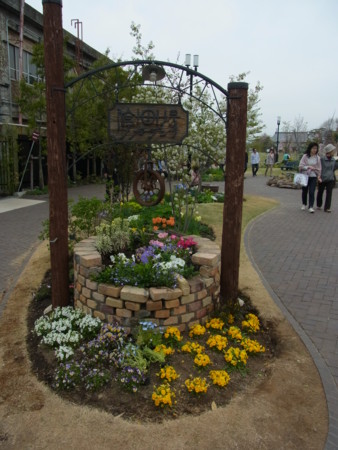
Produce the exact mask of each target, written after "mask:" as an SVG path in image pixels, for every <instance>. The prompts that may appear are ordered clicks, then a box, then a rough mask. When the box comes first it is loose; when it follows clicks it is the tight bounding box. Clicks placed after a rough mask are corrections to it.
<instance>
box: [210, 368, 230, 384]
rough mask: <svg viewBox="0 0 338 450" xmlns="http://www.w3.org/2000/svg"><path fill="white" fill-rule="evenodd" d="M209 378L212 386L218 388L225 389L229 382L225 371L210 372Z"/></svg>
mask: <svg viewBox="0 0 338 450" xmlns="http://www.w3.org/2000/svg"><path fill="white" fill-rule="evenodd" d="M209 376H210V378H211V380H212V382H213V384H215V385H217V386H220V387H225V386H226V385H227V384H228V383H229V381H230V376H229V374H228V372H226V371H225V370H211V371H210V372H209Z"/></svg>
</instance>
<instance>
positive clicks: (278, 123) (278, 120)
mask: <svg viewBox="0 0 338 450" xmlns="http://www.w3.org/2000/svg"><path fill="white" fill-rule="evenodd" d="M279 125H280V116H278V117H277V142H276V162H278V145H279Z"/></svg>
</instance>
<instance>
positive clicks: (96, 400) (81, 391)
mask: <svg viewBox="0 0 338 450" xmlns="http://www.w3.org/2000/svg"><path fill="white" fill-rule="evenodd" d="M50 285H51V279H50V272H49V271H48V272H47V273H46V274H45V277H44V280H43V282H42V284H41V287H40V289H39V291H38V292H37V295H36V296H35V297H34V299H33V300H32V301H31V304H30V306H29V309H28V319H27V324H28V330H30V331H31V332H30V333H29V334H28V335H27V348H28V353H29V356H30V359H31V364H32V370H33V372H34V373H35V374H36V376H37V378H38V379H39V380H40V381H42V382H43V383H46V384H47V385H48V386H49V387H50V388H51V389H53V381H54V375H55V370H56V369H57V367H58V363H57V360H56V358H55V356H54V351H53V350H52V349H50V348H48V347H46V346H44V345H40V340H41V338H39V337H37V335H36V334H35V333H34V332H33V328H34V322H35V320H36V319H38V318H39V317H41V316H42V315H43V313H44V310H45V309H46V308H47V307H48V306H49V305H50V304H51V298H50V289H48V287H49V286H50ZM242 298H243V296H242ZM248 313H252V314H256V315H258V312H257V310H255V308H254V307H253V306H252V304H251V302H250V300H249V299H245V304H244V306H243V307H242V308H241V310H240V312H239V313H238V315H237V320H236V321H235V323H234V325H237V326H239V327H240V326H241V321H242V320H244V318H245V315H246V314H248ZM208 337H209V334H208V333H206V334H205V335H204V336H201V337H199V338H197V339H196V338H194V339H192V338H190V337H189V336H188V333H184V334H182V338H183V340H182V342H183V343H185V342H187V341H192V340H193V341H195V342H198V343H199V344H200V345H203V346H204V348H205V349H206V352H207V353H208V354H209V356H210V359H211V361H212V366H210V368H205V369H198V368H196V366H195V365H194V362H193V356H192V355H189V354H187V353H182V352H180V351H179V350H178V349H176V350H175V353H174V354H173V355H170V356H169V357H167V358H166V362H165V364H163V366H165V365H171V366H173V367H174V368H175V370H176V372H177V373H178V374H179V378H178V379H177V380H175V381H174V382H172V383H171V386H172V388H173V389H174V390H175V392H176V398H175V401H176V403H175V404H174V405H173V407H172V408H168V407H167V408H163V409H161V408H159V407H156V406H155V405H154V402H153V401H152V400H151V396H152V393H153V387H154V386H158V385H160V384H161V381H160V380H161V379H160V378H159V377H158V375H157V374H158V373H159V371H160V368H161V366H160V365H159V364H152V365H151V366H150V368H149V371H148V373H147V380H146V383H145V385H143V386H141V387H140V388H139V389H138V391H137V392H136V393H132V392H129V391H126V390H125V389H122V387H121V386H120V385H119V384H118V382H117V381H115V380H114V378H115V375H116V372H117V370H116V368H114V367H112V366H110V371H111V374H112V380H111V381H110V382H109V383H108V384H106V385H105V386H104V387H103V388H100V389H98V390H97V391H88V390H86V389H85V388H84V387H82V388H80V387H79V388H77V389H74V390H71V391H58V394H59V395H60V396H61V397H62V398H64V399H65V400H68V401H71V402H72V403H76V404H79V405H87V406H91V407H95V408H98V409H101V410H104V411H106V412H108V413H111V414H113V415H119V416H123V417H124V418H128V419H130V420H135V421H138V422H139V421H140V417H142V421H146V422H149V421H151V422H162V421H163V420H164V419H166V420H168V419H178V418H179V417H181V416H182V415H189V414H192V415H199V414H201V413H202V412H204V411H208V410H209V409H210V407H211V405H217V407H221V406H225V405H226V404H228V403H229V402H230V400H231V398H232V397H233V396H234V395H236V394H238V393H239V392H241V391H243V390H245V389H247V388H248V386H249V385H250V384H251V383H252V382H253V380H254V379H255V378H256V377H260V378H261V379H264V378H266V377H268V376H269V370H268V369H267V366H268V363H269V362H271V361H272V360H273V359H274V357H275V354H276V351H277V349H278V344H277V339H276V336H275V332H274V329H273V325H270V326H267V325H265V326H263V327H261V328H260V330H259V332H257V333H255V334H252V335H250V338H251V339H255V340H257V341H258V342H259V343H260V344H261V345H262V346H264V347H265V349H266V351H265V352H264V353H260V354H259V355H255V356H251V357H249V359H248V363H247V365H246V367H245V371H238V370H233V371H231V373H230V382H229V384H228V385H227V386H226V387H224V388H219V387H217V386H213V385H212V383H210V380H208V373H209V370H211V369H212V370H229V369H227V368H226V363H225V360H224V356H223V354H222V353H221V352H216V351H212V350H210V349H209V351H208V346H207V345H206V341H207V338H208ZM232 345H234V346H239V344H238V343H236V341H232V342H231V340H230V339H229V345H228V347H229V346H232ZM77 359H78V360H79V359H81V355H80V354H79V353H78V355H77ZM190 374H193V376H194V377H202V378H206V379H207V380H208V382H209V385H210V386H209V388H208V391H207V393H205V394H200V395H196V394H193V393H189V392H188V390H187V389H186V387H185V385H184V380H186V379H187V378H189V376H190Z"/></svg>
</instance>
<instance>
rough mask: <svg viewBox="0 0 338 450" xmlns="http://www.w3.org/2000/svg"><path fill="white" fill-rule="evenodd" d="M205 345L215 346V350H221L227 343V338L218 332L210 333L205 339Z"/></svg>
mask: <svg viewBox="0 0 338 450" xmlns="http://www.w3.org/2000/svg"><path fill="white" fill-rule="evenodd" d="M207 345H208V346H209V347H210V348H214V347H215V348H217V350H219V351H222V350H224V349H225V347H226V346H227V345H228V339H227V338H226V337H225V336H221V335H220V334H215V335H211V336H210V337H209V339H208V340H207Z"/></svg>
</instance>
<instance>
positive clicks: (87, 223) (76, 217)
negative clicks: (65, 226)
mask: <svg viewBox="0 0 338 450" xmlns="http://www.w3.org/2000/svg"><path fill="white" fill-rule="evenodd" d="M102 210H103V203H102V201H101V200H99V199H98V198H96V197H93V198H91V199H88V198H84V197H80V198H79V200H78V202H77V203H74V204H71V205H70V211H69V214H70V218H71V220H70V228H71V232H72V233H73V234H74V236H75V239H76V240H78V238H80V237H81V236H85V237H89V236H91V235H92V234H94V233H95V228H96V226H97V225H98V224H99V222H100V218H99V214H100V213H101V212H102Z"/></svg>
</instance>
